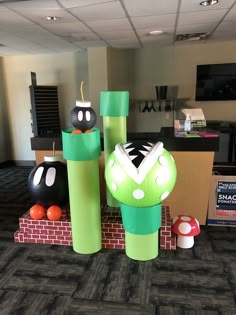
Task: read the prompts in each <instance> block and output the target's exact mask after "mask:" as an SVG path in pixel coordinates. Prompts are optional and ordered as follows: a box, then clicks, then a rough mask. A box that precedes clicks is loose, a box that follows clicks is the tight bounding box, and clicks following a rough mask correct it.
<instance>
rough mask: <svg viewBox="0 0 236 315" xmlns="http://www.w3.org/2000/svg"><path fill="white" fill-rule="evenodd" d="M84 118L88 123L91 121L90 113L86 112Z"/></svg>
mask: <svg viewBox="0 0 236 315" xmlns="http://www.w3.org/2000/svg"><path fill="white" fill-rule="evenodd" d="M85 117H86V120H87V121H90V119H91V113H90V112H89V111H88V110H86V113H85Z"/></svg>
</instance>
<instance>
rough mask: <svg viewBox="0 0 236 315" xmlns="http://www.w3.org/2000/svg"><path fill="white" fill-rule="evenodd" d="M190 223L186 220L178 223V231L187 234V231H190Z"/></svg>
mask: <svg viewBox="0 0 236 315" xmlns="http://www.w3.org/2000/svg"><path fill="white" fill-rule="evenodd" d="M191 229H192V228H191V225H190V224H189V223H187V222H182V223H180V225H179V231H180V233H182V234H188V233H190V232H191Z"/></svg>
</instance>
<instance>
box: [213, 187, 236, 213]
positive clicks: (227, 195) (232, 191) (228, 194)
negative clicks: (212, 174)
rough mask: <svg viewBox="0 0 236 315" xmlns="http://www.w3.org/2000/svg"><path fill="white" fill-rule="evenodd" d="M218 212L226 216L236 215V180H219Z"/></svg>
mask: <svg viewBox="0 0 236 315" xmlns="http://www.w3.org/2000/svg"><path fill="white" fill-rule="evenodd" d="M216 214H217V215H222V216H223V215H224V216H232V215H233V216H235V215H236V182H235V181H218V182H217V195H216Z"/></svg>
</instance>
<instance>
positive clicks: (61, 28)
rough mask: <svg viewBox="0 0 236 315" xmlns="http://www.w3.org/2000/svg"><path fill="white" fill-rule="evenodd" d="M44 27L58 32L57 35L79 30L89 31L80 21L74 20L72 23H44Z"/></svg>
mask: <svg viewBox="0 0 236 315" xmlns="http://www.w3.org/2000/svg"><path fill="white" fill-rule="evenodd" d="M44 27H45V28H46V29H48V30H49V31H51V32H53V33H55V34H58V35H69V34H72V33H76V32H80V33H87V32H90V29H89V28H88V27H87V26H85V25H84V24H83V23H82V22H79V21H76V22H73V23H71V22H70V23H61V24H54V23H50V24H45V25H44Z"/></svg>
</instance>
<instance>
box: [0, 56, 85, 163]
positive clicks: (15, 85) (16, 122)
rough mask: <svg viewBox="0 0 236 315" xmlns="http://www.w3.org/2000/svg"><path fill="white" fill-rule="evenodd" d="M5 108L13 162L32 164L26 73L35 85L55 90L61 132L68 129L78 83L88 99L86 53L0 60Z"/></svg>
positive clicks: (27, 77)
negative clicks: (28, 161)
mask: <svg viewBox="0 0 236 315" xmlns="http://www.w3.org/2000/svg"><path fill="white" fill-rule="evenodd" d="M3 70H4V81H5V85H6V89H5V92H6V104H7V108H8V113H9V117H10V119H9V120H10V126H9V133H10V137H11V142H12V157H11V159H13V160H34V159H35V156H34V152H33V151H32V150H31V145H30V138H31V137H32V136H33V134H32V130H31V116H30V109H31V103H30V94H29V86H30V85H31V77H30V72H31V71H33V72H36V75H37V84H38V85H57V86H58V87H59V107H60V119H61V127H62V129H63V128H65V127H71V124H70V111H71V109H72V108H73V107H74V106H75V101H76V99H78V98H80V82H81V80H84V95H88V93H89V88H88V71H87V53H86V52H85V51H82V52H79V53H77V54H74V53H65V54H54V55H37V56H32V55H29V56H20V57H5V58H3Z"/></svg>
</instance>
